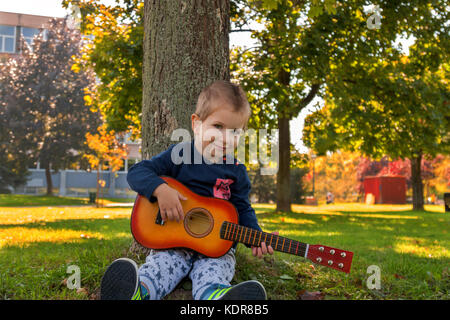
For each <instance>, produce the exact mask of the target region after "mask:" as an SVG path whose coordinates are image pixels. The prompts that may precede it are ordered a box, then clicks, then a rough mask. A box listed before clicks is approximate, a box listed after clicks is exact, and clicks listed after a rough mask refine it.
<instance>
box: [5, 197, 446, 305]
mask: <svg viewBox="0 0 450 320" xmlns="http://www.w3.org/2000/svg"><path fill="white" fill-rule="evenodd" d="M1 201H3V203H4V202H7V201H5V199H4V198H1ZM49 201H50V200H48V201H47V202H46V201H43V200H41V201H40V205H41V206H39V207H37V206H36V207H32V206H30V207H13V205H14V201H12V200H10V201H9V206H8V205H5V206H3V205H2V204H1V202H0V275H1V278H0V299H95V298H96V297H97V294H98V288H99V285H100V279H101V277H102V275H103V272H104V271H105V269H106V267H107V266H108V265H109V263H110V262H111V261H112V260H114V259H116V258H118V257H122V256H129V257H132V258H133V257H134V256H133V255H132V254H130V253H129V252H128V248H129V247H130V244H131V242H132V236H131V234H130V221H129V216H130V212H131V207H128V208H127V207H117V208H106V207H105V208H95V207H92V206H81V207H70V206H66V207H55V206H52V205H56V204H58V203H60V202H54V201H50V202H49ZM64 201H68V200H61V202H64ZM110 201H112V200H111V199H110ZM50 203H51V205H50ZM44 204H46V205H45V206H44ZM71 204H74V203H71ZM254 208H255V210H256V212H257V217H258V220H259V221H260V224H261V226H262V228H263V229H264V230H265V231H269V232H272V231H279V232H280V235H282V236H286V237H288V238H293V239H296V240H300V241H303V242H307V243H311V244H323V245H328V246H333V247H337V248H341V249H345V250H349V251H353V252H354V258H353V265H352V270H351V273H350V274H345V273H342V272H338V271H335V270H333V269H330V268H326V267H322V266H317V265H313V264H312V263H311V262H310V261H308V260H305V259H304V258H300V257H296V256H291V255H287V254H284V253H278V252H276V253H275V254H274V255H273V256H266V257H265V258H264V259H261V260H259V259H257V258H254V257H253V256H251V252H250V250H249V249H247V248H246V247H244V246H242V245H239V246H238V251H237V260H238V265H237V271H236V275H235V278H234V279H233V283H237V282H240V281H244V280H248V279H257V280H259V281H260V282H262V283H263V284H264V286H265V287H266V290H267V293H268V296H269V299H290V300H292V299H299V298H304V297H305V296H304V293H305V292H312V293H316V296H318V297H320V298H323V299H450V295H449V288H450V279H449V272H450V270H449V265H450V263H449V262H450V253H449V248H450V236H449V234H448V230H449V222H450V218H449V214H448V213H444V210H443V207H442V206H440V207H438V206H425V209H426V210H427V211H425V212H416V211H412V210H411V206H410V205H365V204H336V205H329V206H327V205H320V206H317V207H314V206H303V205H293V211H292V212H289V213H276V212H275V210H274V205H268V204H265V205H263V204H255V205H254ZM140 262H142V261H140ZM70 265H77V266H79V268H80V271H81V286H82V289H80V290H72V289H69V288H68V287H67V285H66V284H65V279H67V278H68V277H69V276H70V274H68V273H67V268H68V266H70ZM371 265H377V266H378V267H379V268H380V269H381V289H380V290H376V289H372V290H371V289H368V288H367V285H366V281H367V279H368V277H369V276H370V274H369V273H367V268H368V267H369V266H371ZM183 285H184V284H183ZM178 291H180V290H178ZM174 297H182V298H186V297H187V298H189V295H188V294H185V295H181V296H177V295H172V296H169V298H174Z"/></svg>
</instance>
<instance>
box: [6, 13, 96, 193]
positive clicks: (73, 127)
mask: <svg viewBox="0 0 450 320" xmlns="http://www.w3.org/2000/svg"><path fill="white" fill-rule="evenodd" d="M81 45H82V37H81V35H80V33H79V31H78V30H75V29H70V28H69V27H68V25H67V21H66V19H52V20H50V21H49V27H48V32H47V39H46V40H44V39H43V34H40V35H39V36H38V37H36V38H35V39H34V43H33V46H32V48H29V47H28V45H27V44H26V43H25V41H23V40H22V42H21V50H22V52H21V55H20V56H19V57H18V58H17V59H15V60H10V61H9V63H7V64H6V67H5V69H3V71H4V72H5V74H4V76H3V77H2V83H3V84H4V85H5V87H3V89H2V90H3V91H2V97H3V98H2V102H1V103H2V105H3V107H4V108H5V109H6V110H7V114H9V115H10V116H14V114H15V116H16V119H17V118H18V117H17V115H19V114H20V115H23V116H24V118H23V119H22V120H21V123H20V124H19V123H14V122H12V123H10V124H9V126H10V127H9V130H10V134H13V131H12V130H16V132H18V133H19V136H20V137H24V138H23V139H21V140H22V141H23V142H24V144H26V147H23V148H21V149H20V150H21V151H23V150H25V152H20V153H19V154H16V156H15V157H16V158H19V157H21V158H23V157H26V158H28V162H30V161H39V162H40V164H41V167H43V168H45V174H46V181H47V194H48V195H51V194H52V187H53V185H52V180H51V172H50V169H53V170H54V171H55V172H57V171H58V170H59V169H62V168H65V167H66V166H68V165H69V164H70V163H73V162H77V161H78V160H79V159H81V154H82V153H83V150H85V147H84V145H83V142H84V135H85V133H86V132H89V131H93V130H95V128H96V126H97V125H98V124H99V121H100V115H99V114H98V113H95V112H92V111H90V110H89V107H87V106H86V102H85V90H90V89H92V86H93V84H94V82H95V79H94V76H93V73H92V72H89V70H82V71H80V72H76V70H73V68H72V66H73V62H74V58H76V57H77V56H79V55H80V47H81ZM18 125H19V126H18ZM20 132H21V133H20ZM13 139H15V138H14V137H13ZM16 150H19V149H18V147H17V149H16Z"/></svg>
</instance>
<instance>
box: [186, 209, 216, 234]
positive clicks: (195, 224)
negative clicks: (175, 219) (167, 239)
mask: <svg viewBox="0 0 450 320" xmlns="http://www.w3.org/2000/svg"><path fill="white" fill-rule="evenodd" d="M213 225H214V220H213V218H212V215H211V213H209V211H208V210H206V209H204V208H193V209H191V210H190V211H188V212H187V213H186V216H185V217H184V228H185V229H186V232H187V233H188V234H190V235H191V236H193V237H195V238H202V237H205V236H207V235H208V234H209V233H210V232H211V230H212V228H213Z"/></svg>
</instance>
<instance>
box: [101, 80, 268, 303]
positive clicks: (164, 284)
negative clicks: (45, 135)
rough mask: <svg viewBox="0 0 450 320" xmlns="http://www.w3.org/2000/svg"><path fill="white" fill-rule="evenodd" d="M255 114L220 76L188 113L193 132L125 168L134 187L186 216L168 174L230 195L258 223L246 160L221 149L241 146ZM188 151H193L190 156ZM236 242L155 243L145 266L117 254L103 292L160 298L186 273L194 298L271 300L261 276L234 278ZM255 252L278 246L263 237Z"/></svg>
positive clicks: (169, 216) (243, 215) (165, 210)
mask: <svg viewBox="0 0 450 320" xmlns="http://www.w3.org/2000/svg"><path fill="white" fill-rule="evenodd" d="M250 114H251V111H250V106H249V103H248V101H247V98H246V95H245V92H244V91H243V90H242V88H241V87H240V86H239V85H236V84H233V83H231V82H229V81H222V80H219V81H215V82H214V83H212V84H211V85H209V86H208V87H206V88H205V89H203V90H202V92H201V93H200V96H199V98H198V101H197V106H196V110H195V113H194V114H192V115H191V122H192V130H193V131H194V139H193V140H192V141H190V142H181V143H178V144H172V145H171V146H170V147H169V148H168V149H167V150H166V151H164V152H162V153H160V154H158V155H156V156H154V157H153V158H152V159H150V160H143V161H141V162H139V163H137V164H135V165H133V166H132V167H131V168H130V169H129V172H128V175H127V181H128V184H129V185H130V187H131V189H133V190H134V191H136V192H137V193H138V194H141V195H144V196H145V197H147V198H148V199H149V201H151V202H154V201H158V206H159V208H160V211H161V216H162V219H163V220H166V221H167V220H176V221H178V223H182V221H183V218H184V213H183V210H182V206H181V202H180V201H184V200H186V198H185V197H184V196H183V195H181V194H180V193H179V192H178V191H177V190H175V189H173V188H171V187H169V186H168V185H167V183H165V181H164V180H163V179H161V178H160V177H159V176H161V175H167V176H171V177H173V178H175V179H177V180H178V181H180V182H181V183H183V184H184V185H186V186H187V187H188V188H190V189H191V190H192V191H194V192H196V193H198V194H200V195H203V196H210V197H217V198H222V199H226V200H229V201H230V202H231V203H233V204H234V206H235V207H236V209H237V211H238V213H239V223H240V224H241V225H244V226H247V227H250V228H253V229H257V230H261V228H260V227H259V225H258V222H257V219H256V215H255V211H254V210H253V208H252V207H251V205H250V203H249V200H248V195H249V192H250V188H251V185H250V180H249V178H248V175H247V171H246V168H245V165H243V164H240V163H238V161H237V160H236V159H235V158H234V157H231V158H232V161H233V162H231V161H225V160H226V157H225V156H224V155H225V154H231V155H232V154H233V151H234V150H235V149H236V148H237V142H238V138H239V136H238V132H240V130H243V129H245V128H246V125H247V122H248V119H249V117H250ZM180 147H181V148H180ZM186 150H187V151H189V150H190V153H188V154H186V155H185V154H184V152H186ZM180 151H181V153H180ZM180 156H183V162H182V163H180V164H175V163H179V162H176V161H173V159H175V157H180ZM184 156H185V157H184ZM189 158H190V159H189ZM185 159H187V160H188V161H184V160H185ZM189 160H190V162H189ZM199 160H200V161H199ZM221 160H223V161H221ZM186 162H187V163H186ZM230 162H231V163H230ZM168 237H170V235H168ZM235 247H236V243H235V244H234V246H233V247H232V248H231V249H230V250H229V252H228V253H226V254H225V255H224V256H222V257H219V258H209V257H206V256H204V255H202V254H200V253H197V252H194V251H192V250H188V249H168V250H152V252H151V253H150V255H149V256H147V258H146V262H145V263H144V264H143V265H142V266H141V267H140V268H138V266H137V265H136V263H135V262H134V261H132V260H130V259H127V258H121V259H117V260H116V261H114V262H113V263H112V264H111V265H110V266H109V267H108V269H107V270H106V272H105V274H104V276H103V278H102V283H101V289H100V291H101V299H162V298H163V297H164V296H166V295H167V294H169V293H170V292H171V291H172V290H173V289H175V287H176V286H177V284H178V283H179V282H180V281H181V280H182V279H183V278H184V277H186V276H187V275H189V277H190V278H191V280H192V295H193V298H194V299H196V300H200V299H201V300H204V299H208V300H210V299H228V300H229V299H232V300H247V299H249V300H264V299H266V298H267V296H266V292H265V289H264V287H263V286H262V284H261V283H259V282H258V281H254V280H250V281H245V282H242V283H239V284H237V285H235V286H231V285H230V282H231V280H232V278H233V276H234V270H235V262H236V260H235V256H234V253H235ZM252 253H253V255H254V256H257V257H259V258H261V257H262V255H263V254H267V253H270V254H273V249H272V247H270V246H267V247H266V245H265V244H264V243H261V247H252Z"/></svg>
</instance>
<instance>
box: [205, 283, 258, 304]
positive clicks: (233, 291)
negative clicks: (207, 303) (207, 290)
mask: <svg viewBox="0 0 450 320" xmlns="http://www.w3.org/2000/svg"><path fill="white" fill-rule="evenodd" d="M208 300H267V294H266V290H265V289H264V286H263V285H262V284H261V283H260V282H258V281H256V280H249V281H244V282H241V283H239V284H237V285H235V286H231V287H219V289H217V290H216V291H214V292H213V293H212V294H211V295H210V296H209V298H208Z"/></svg>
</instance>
